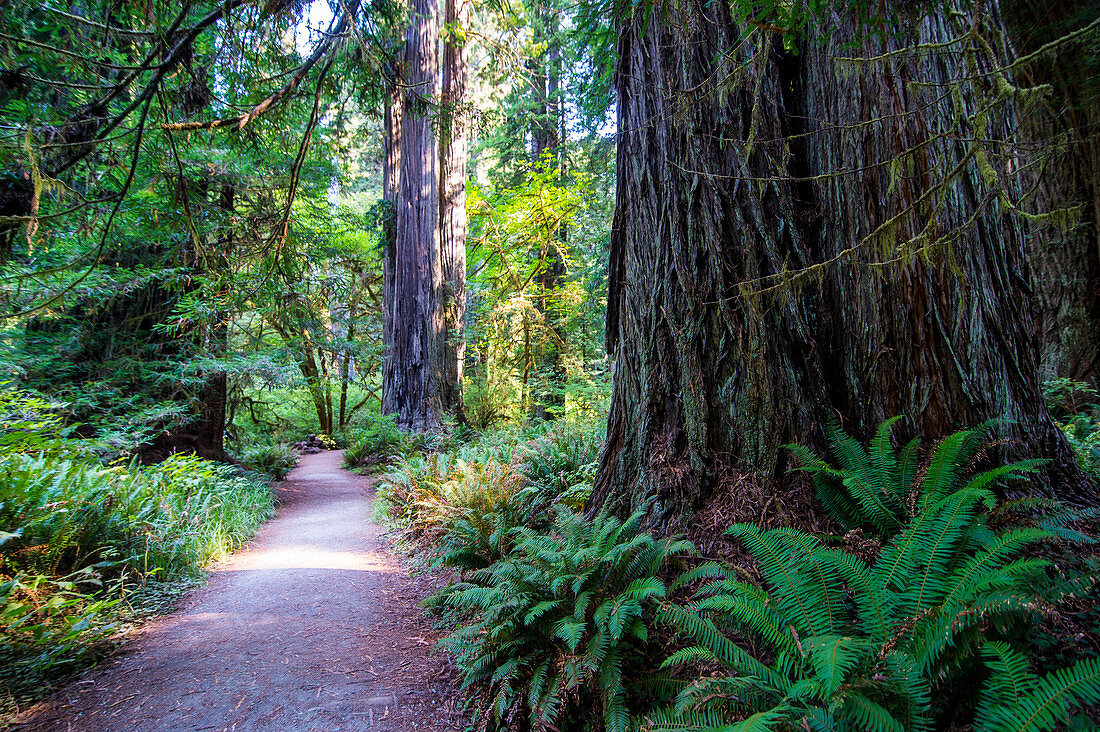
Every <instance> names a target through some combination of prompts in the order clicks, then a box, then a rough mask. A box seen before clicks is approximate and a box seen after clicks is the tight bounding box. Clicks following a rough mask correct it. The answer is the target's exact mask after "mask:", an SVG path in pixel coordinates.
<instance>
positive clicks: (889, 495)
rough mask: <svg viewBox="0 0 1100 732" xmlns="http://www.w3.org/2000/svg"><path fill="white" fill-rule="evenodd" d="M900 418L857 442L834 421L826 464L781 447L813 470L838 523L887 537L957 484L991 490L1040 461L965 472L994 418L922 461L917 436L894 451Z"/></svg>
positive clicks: (942, 445) (802, 449)
mask: <svg viewBox="0 0 1100 732" xmlns="http://www.w3.org/2000/svg"><path fill="white" fill-rule="evenodd" d="M900 419H901V418H900V417H894V418H892V419H888V420H886V421H885V422H883V423H882V425H880V426H879V428H878V431H877V433H876V434H875V437H874V438H873V439H872V440H871V441H870V443H869V444H868V445H866V446H865V445H863V444H862V443H860V442H859V441H858V440H856V439H855V438H854V437H852V436H851V435H849V434H847V433H845V432H844V431H843V430H841V429H840V428H839V427H836V426H833V427H831V428H830V429H829V430H828V434H829V446H830V448H831V449H832V452H833V455H834V457H835V458H836V460H837V463H838V464H837V466H835V467H834V466H832V465H830V464H829V463H828V462H826V461H825V460H823V459H822V458H821V457H819V456H818V455H817V454H815V453H814V452H813V451H811V450H809V449H807V448H806V447H803V446H801V445H787V448H788V449H789V450H791V452H792V453H794V455H795V457H796V458H798V460H799V462H801V463H802V467H800V468H798V469H799V470H802V471H805V472H808V473H810V474H811V475H812V476H813V480H814V485H815V487H816V488H817V494H818V498H819V499H820V500H821V502H822V504H823V505H824V506H825V509H826V510H827V511H828V512H829V513H830V515H832V516H833V518H835V519H836V520H837V521H838V522H839V523H840V524H841V525H842V526H843V527H844V528H845V529H855V528H859V529H868V530H870V531H873V532H874V533H876V534H878V535H881V536H883V537H886V538H889V537H891V536H893V535H894V534H896V533H897V532H898V531H900V530H901V528H902V526H903V525H905V523H906V522H907V521H908V520H909V519H911V518H912V517H914V516H915V515H917V513H919V512H920V511H922V510H924V509H925V508H927V507H928V506H930V505H932V504H935V503H937V502H938V501H941V500H943V498H944V497H946V496H949V495H951V494H953V493H954V492H955V491H958V490H969V489H982V488H990V489H992V488H995V487H996V486H999V485H1001V484H1003V483H1004V482H1005V481H1010V480H1019V479H1021V478H1023V477H1025V476H1026V475H1027V474H1028V473H1034V472H1035V471H1037V470H1038V469H1039V468H1040V467H1041V466H1042V465H1044V464H1045V463H1046V462H1047V461H1045V460H1021V461H1019V462H1015V463H1011V464H1008V465H1001V466H998V467H996V468H993V469H991V470H986V471H982V472H977V473H972V472H971V471H970V470H969V463H970V462H971V461H972V460H973V458H974V457H975V456H976V455H977V454H978V453H979V452H981V450H982V449H983V448H984V447H986V446H987V445H988V438H989V433H990V431H991V429H992V428H993V426H994V424H995V423H994V422H987V423H985V424H983V425H979V426H978V427H975V428H973V429H969V430H961V431H959V432H955V433H953V434H951V435H948V436H947V437H945V438H944V439H943V440H941V441H940V442H939V443H938V444H937V445H936V447H935V450H934V451H933V453H932V455H931V457H929V458H928V459H927V460H925V461H922V459H921V451H920V440H919V439H918V438H914V439H912V440H910V441H909V442H908V443H907V444H906V445H905V446H904V447H902V448H901V450H900V451H899V450H897V449H896V448H895V447H894V444H893V434H892V432H893V428H894V425H895V424H896V423H897V422H898V420H900Z"/></svg>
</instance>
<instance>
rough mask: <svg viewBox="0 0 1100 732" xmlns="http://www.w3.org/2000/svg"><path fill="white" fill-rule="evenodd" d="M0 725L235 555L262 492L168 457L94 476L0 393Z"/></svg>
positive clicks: (53, 424) (220, 471)
mask: <svg viewBox="0 0 1100 732" xmlns="http://www.w3.org/2000/svg"><path fill="white" fill-rule="evenodd" d="M4 399H6V400H7V401H6V403H5V405H4V406H5V407H6V419H5V420H4V427H3V430H2V432H0V688H2V689H3V690H4V694H5V695H4V696H3V698H0V715H2V714H4V713H8V712H11V711H14V710H15V709H16V708H17V707H18V705H19V704H21V703H22V702H24V701H27V700H29V699H32V698H33V697H34V696H35V695H37V694H38V693H40V692H41V691H42V690H43V689H44V688H45V687H46V686H48V685H49V684H50V683H53V682H55V681H57V680H58V679H60V678H63V677H65V676H67V675H69V674H71V673H73V672H75V671H77V670H79V669H81V668H82V667H84V666H86V665H87V664H88V663H91V662H93V661H94V660H95V659H96V658H98V657H99V656H100V655H101V654H102V653H103V651H104V650H105V649H106V648H107V647H108V646H109V641H110V640H111V639H112V638H113V637H114V636H115V635H116V633H117V631H118V630H119V629H120V628H121V627H122V625H123V624H124V623H125V622H126V621H128V620H129V619H132V618H133V616H134V615H135V614H144V613H145V612H147V611H148V610H149V609H150V608H151V607H154V606H156V605H157V604H159V603H161V602H162V601H163V598H165V597H172V596H174V595H175V594H177V593H176V592H175V591H173V590H172V587H173V586H174V585H179V584H189V583H194V582H195V581H196V580H197V579H198V578H199V577H200V576H201V570H202V568H203V567H204V566H205V565H207V564H209V563H210V562H211V561H213V560H216V559H219V558H221V557H223V556H225V555H226V554H227V553H228V552H229V551H231V550H232V549H233V548H235V547H237V546H239V545H240V544H241V543H243V542H244V541H245V540H246V539H247V538H248V537H249V536H251V535H252V533H253V532H254V531H255V530H256V528H257V527H258V526H259V524H260V523H261V522H262V521H263V520H265V519H266V518H267V517H268V516H269V515H270V514H271V512H272V508H273V502H274V499H273V494H272V491H271V487H270V485H269V484H268V483H267V482H265V481H261V480H259V479H256V478H250V477H244V476H242V475H240V474H239V473H238V471H237V470H236V469H235V468H232V467H229V466H225V465H221V464H217V463H213V462H210V461H207V460H202V459H200V458H197V457H194V456H187V455H173V456H172V457H170V458H169V459H168V460H166V461H164V462H163V463H160V464H158V465H152V466H142V465H140V464H138V463H137V462H136V461H131V462H126V463H122V464H114V465H109V466H104V465H102V464H101V463H99V462H98V461H97V460H95V459H94V457H93V456H92V454H90V453H89V452H88V451H84V450H82V449H81V448H80V447H79V443H78V442H77V441H71V440H65V439H61V438H59V437H58V430H59V426H60V423H59V420H58V419H56V418H54V417H52V416H51V411H50V406H49V405H46V404H43V403H41V402H39V401H36V400H33V399H30V398H27V397H26V396H25V395H19V394H18V393H17V392H4Z"/></svg>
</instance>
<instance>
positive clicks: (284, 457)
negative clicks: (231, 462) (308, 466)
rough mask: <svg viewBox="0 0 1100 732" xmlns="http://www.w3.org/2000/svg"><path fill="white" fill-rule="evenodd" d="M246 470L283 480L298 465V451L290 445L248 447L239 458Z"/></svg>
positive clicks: (272, 478)
mask: <svg viewBox="0 0 1100 732" xmlns="http://www.w3.org/2000/svg"><path fill="white" fill-rule="evenodd" d="M237 459H238V460H240V461H241V464H243V465H244V466H245V467H246V468H249V469H250V470H255V471H256V472H257V473H262V474H263V475H266V476H267V477H268V478H270V479H271V480H282V479H283V478H285V477H286V475H287V473H289V472H290V471H291V470H293V469H294V466H295V465H297V463H298V451H297V450H295V449H294V448H293V447H291V446H290V445H280V444H267V445H253V446H251V447H246V448H245V449H243V450H242V451H241V452H240V453H239V454H238V456H237Z"/></svg>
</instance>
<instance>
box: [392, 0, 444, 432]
mask: <svg viewBox="0 0 1100 732" xmlns="http://www.w3.org/2000/svg"><path fill="white" fill-rule="evenodd" d="M438 41H439V4H438V2H433V1H432V0H415V1H414V2H413V4H412V20H411V21H410V25H409V32H408V34H407V36H406V40H405V51H404V60H403V63H402V72H403V74H402V78H401V79H400V82H401V84H403V86H400V87H399V88H401V89H402V90H403V94H404V98H403V99H402V109H401V112H402V117H401V123H400V129H401V133H400V180H398V181H397V189H396V197H395V207H394V208H395V210H394V247H393V272H392V278H391V280H392V282H391V285H392V288H391V287H390V286H387V289H386V292H387V294H392V296H393V300H392V307H391V308H389V309H387V315H388V316H389V318H388V321H387V323H386V329H387V331H388V332H387V334H386V338H387V342H388V345H389V351H388V353H387V363H386V366H385V368H384V372H383V384H382V411H383V413H385V414H396V415H397V422H398V424H399V425H400V426H401V427H402V428H404V429H407V430H411V431H415V432H423V431H427V430H434V429H439V428H440V427H441V426H442V417H443V397H442V380H443V363H442V353H443V349H442V344H443V297H442V296H443V276H442V263H441V258H440V243H439V213H438V206H439V199H438V196H439V193H438V186H439V179H438V170H437V153H438V151H437V148H436V141H435V136H434V135H433V134H432V125H431V119H430V114H431V109H430V101H431V99H432V98H433V96H434V94H435V92H436V72H437V70H438V61H437V58H436V49H437V45H438Z"/></svg>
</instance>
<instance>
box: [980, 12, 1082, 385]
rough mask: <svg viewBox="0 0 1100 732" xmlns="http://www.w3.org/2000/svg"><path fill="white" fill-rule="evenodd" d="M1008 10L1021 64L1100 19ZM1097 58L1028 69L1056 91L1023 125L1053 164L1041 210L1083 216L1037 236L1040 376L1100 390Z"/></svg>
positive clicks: (1032, 255)
mask: <svg viewBox="0 0 1100 732" xmlns="http://www.w3.org/2000/svg"><path fill="white" fill-rule="evenodd" d="M1002 5H1003V7H1004V12H1005V25H1006V26H1007V28H1008V31H1009V35H1010V37H1011V39H1012V42H1013V45H1014V46H1015V48H1016V51H1017V53H1018V54H1020V55H1030V54H1033V53H1035V52H1036V51H1037V50H1038V49H1040V48H1042V47H1043V46H1046V45H1047V44H1049V43H1052V42H1055V41H1057V40H1058V38H1060V37H1063V36H1065V35H1066V34H1067V33H1071V32H1073V31H1075V30H1078V29H1079V28H1083V27H1084V26H1087V25H1088V24H1089V23H1092V22H1094V21H1095V20H1096V19H1097V18H1100V5H1098V4H1097V3H1096V2H1095V0H1007V1H1005V2H1003V3H1002ZM1095 55H1096V51H1095V48H1094V46H1093V43H1091V42H1084V43H1072V44H1066V45H1064V46H1061V47H1059V48H1058V49H1057V51H1056V52H1055V53H1054V54H1051V55H1047V54H1040V55H1039V56H1038V57H1037V58H1035V59H1034V60H1033V61H1032V62H1030V63H1027V64H1025V65H1023V67H1022V68H1021V70H1020V78H1021V83H1024V82H1026V83H1029V84H1033V85H1037V84H1050V85H1051V87H1052V89H1051V95H1050V97H1049V98H1048V99H1047V100H1045V103H1044V104H1043V105H1042V106H1041V107H1040V108H1038V109H1035V110H1033V111H1031V112H1030V113H1027V114H1021V115H1020V126H1021V131H1022V132H1023V136H1024V138H1025V139H1027V140H1034V141H1037V142H1039V143H1040V144H1041V145H1042V146H1043V149H1041V150H1040V152H1039V153H1038V155H1040V156H1047V155H1049V156H1050V157H1049V159H1048V160H1047V161H1046V162H1045V164H1044V165H1042V166H1041V167H1040V168H1039V169H1038V171H1036V178H1037V179H1036V181H1035V182H1036V184H1037V185H1038V190H1037V192H1036V196H1035V199H1034V201H1033V202H1032V205H1031V206H1030V208H1031V210H1032V211H1034V212H1035V213H1042V212H1045V211H1051V210H1054V209H1058V208H1062V207H1066V206H1077V207H1079V211H1080V219H1079V220H1078V221H1076V222H1075V223H1074V225H1072V226H1069V227H1060V226H1052V225H1038V226H1035V227H1034V228H1033V230H1032V231H1031V232H1030V238H1029V241H1028V248H1027V255H1028V261H1029V263H1030V264H1031V271H1032V278H1033V281H1034V283H1035V302H1036V304H1037V306H1038V317H1037V318H1036V326H1037V329H1038V334H1039V345H1040V371H1041V373H1042V376H1043V378H1045V379H1051V378H1054V377H1059V376H1064V377H1069V378H1071V379H1074V380H1075V381H1085V382H1089V383H1091V384H1092V385H1093V386H1100V62H1098V61H1097V60H1096V59H1095ZM1048 146H1049V147H1053V149H1052V150H1047V149H1046V148H1047V147H1048Z"/></svg>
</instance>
